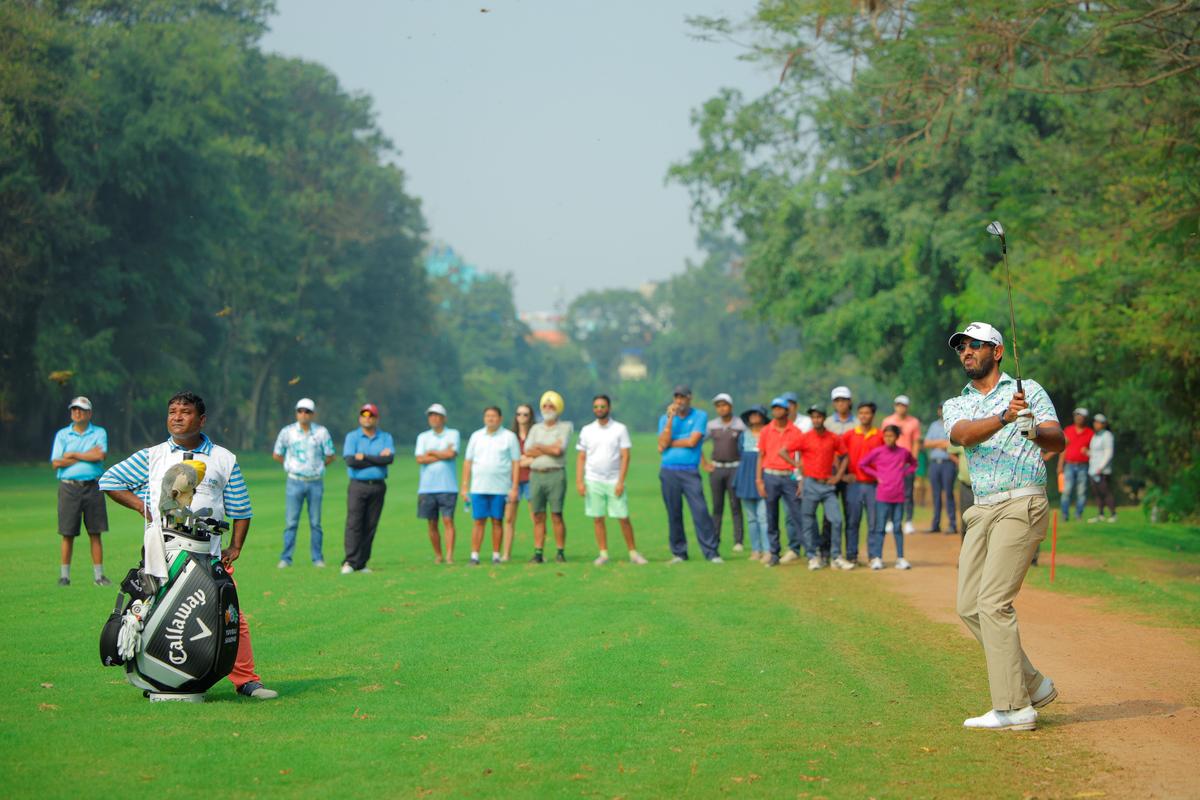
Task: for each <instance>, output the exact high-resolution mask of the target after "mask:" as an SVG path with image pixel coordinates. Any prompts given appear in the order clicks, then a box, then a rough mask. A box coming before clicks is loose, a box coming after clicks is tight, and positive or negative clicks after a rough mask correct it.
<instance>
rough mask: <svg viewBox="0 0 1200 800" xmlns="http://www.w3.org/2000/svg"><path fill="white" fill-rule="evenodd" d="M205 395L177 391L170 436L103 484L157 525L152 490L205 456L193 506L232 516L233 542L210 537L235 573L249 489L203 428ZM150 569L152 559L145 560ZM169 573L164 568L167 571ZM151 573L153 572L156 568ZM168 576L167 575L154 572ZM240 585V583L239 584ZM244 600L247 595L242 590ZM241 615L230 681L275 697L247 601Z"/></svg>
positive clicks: (246, 691)
mask: <svg viewBox="0 0 1200 800" xmlns="http://www.w3.org/2000/svg"><path fill="white" fill-rule="evenodd" d="M207 419H208V418H207V416H206V409H205V405H204V400H203V399H202V398H200V397H198V396H197V395H195V394H192V393H191V392H179V393H178V394H176V395H175V396H174V397H172V398H171V399H170V400H169V401H167V430H168V431H169V432H170V434H171V437H170V438H169V439H167V441H165V442H163V443H162V444H158V445H155V446H154V447H148V448H145V449H144V450H139V451H137V452H136V453H134V454H133V455H131V456H130V457H129V458H127V459H125V460H124V461H122V462H121V463H119V464H114V465H113V466H112V467H110V468H109V470H108V471H107V472H105V473H104V475H103V476H102V477H101V478H100V489H101V490H102V491H103V492H104V493H105V494H107V495H108V496H109V497H111V498H112V499H113V500H115V501H116V502H117V503H119V504H120V505H123V506H125V507H126V508H129V509H132V510H133V511H136V512H137V513H138V514H139V515H140V516H141V517H142V519H143V520H144V521H145V524H146V526H147V527H149V526H151V525H158V524H159V510H158V503H157V502H151V497H152V495H153V489H154V488H155V487H158V486H161V485H162V480H163V476H164V475H166V472H167V470H168V469H170V468H171V467H173V466H174V465H176V464H178V463H179V462H181V461H187V460H196V461H203V462H204V465H205V470H204V480H203V481H201V482H200V485H199V486H198V487H196V495H195V497H194V498H193V500H192V507H193V508H197V509H200V508H211V509H212V512H213V517H215V518H216V519H224V518H225V517H229V518H230V519H232V520H233V532H232V535H231V536H230V541H229V547H226V548H225V549H224V550H222V549H221V540H220V539H219V538H216V537H214V538H213V540H212V547H213V549H212V554H213V555H214V556H220V557H221V561H222V563H223V564H224V565H225V570H226V571H227V572H228V573H229V575H230V577H232V576H233V562H234V561H237V559H238V556H240V555H241V554H242V547H243V546H244V545H245V544H246V534H247V533H249V532H250V517H251V516H252V515H253V512H252V510H251V508H250V493H249V492H248V491H247V490H246V481H245V480H244V479H243V478H242V468H241V467H240V466H238V463H237V456H235V455H234V454H233V453H231V452H229V451H228V450H226V449H225V448H224V447H221V446H220V445H216V444H213V442H212V439H209V438H208V436H207V435H206V434H205V433H204V431H203V428H204V423H205V422H206V421H207ZM146 568H147V570H148V571H149V570H150V564H149V563H147V564H146ZM164 573H165V570H164ZM152 574H153V573H152ZM155 577H157V578H160V579H163V580H165V579H166V577H167V576H166V575H165V574H155ZM235 586H236V584H235ZM239 597H240V598H242V599H245V597H246V595H245V594H241V593H239ZM242 611H243V613H242V614H240V615H239V617H238V649H237V660H236V661H234V664H233V671H232V672H230V673H229V680H230V681H232V683H233V685H234V686H236V687H237V692H238V694H240V695H244V696H246V697H253V698H255V699H257V700H271V699H273V698H275V697H278V696H279V693H278V692H276V691H274V690H272V689H268V688H266V687H265V686H263V685H262V679H261V678H259V676H258V673H256V672H255V671H254V648H253V647H252V646H251V644H250V628H249V626H248V625H247V623H246V614H245V613H244V612H245V606H242Z"/></svg>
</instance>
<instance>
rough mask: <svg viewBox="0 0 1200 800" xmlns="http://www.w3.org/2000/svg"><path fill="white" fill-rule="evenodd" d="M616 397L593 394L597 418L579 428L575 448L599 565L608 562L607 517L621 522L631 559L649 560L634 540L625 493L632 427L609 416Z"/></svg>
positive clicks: (577, 483)
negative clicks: (627, 426)
mask: <svg viewBox="0 0 1200 800" xmlns="http://www.w3.org/2000/svg"><path fill="white" fill-rule="evenodd" d="M611 408H612V401H611V400H609V399H608V395H606V394H598V395H596V396H595V397H594V398H592V413H593V414H595V415H596V421H595V422H591V423H588V424H587V425H584V426H583V429H582V430H581V431H579V441H578V442H577V443H576V444H575V449H576V450H578V451H579V456H578V457H577V458H576V459H575V488H576V489H577V490H578V491H579V495H580V496H581V497H583V498H584V511H585V513H586V514H587V515H588V516H589V517H591V518H592V525H593V527H594V528H595V529H596V546H597V547H599V548H600V557H599V558H597V559H596V560H595V561H593V562H592V563H593V564H595V565H596V566H600V565H602V564H607V563H608V527H607V525H606V523H605V517H613V518H614V519H616V520H618V521H619V522H620V523H621V535H622V536H624V537H625V546H626V547H628V548H629V560H630V561H632V562H633V563H634V564H645V563H646V559H644V558H642V556H641V554H640V553H638V551H637V546H636V545H635V544H634V543H633V524H632V523H631V522H630V521H629V496H628V495H627V494H626V493H625V476H626V475H627V474H628V473H629V449H630V448H631V447H632V446H633V443H632V442H631V441H630V440H629V430H628V429H627V428H626V427H625V426H624V425H622V424H621V423H619V422H617V421H616V420H615V419H613V418H612V417H611V416H609V414H610V411H611Z"/></svg>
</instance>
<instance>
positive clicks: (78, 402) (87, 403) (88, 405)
mask: <svg viewBox="0 0 1200 800" xmlns="http://www.w3.org/2000/svg"><path fill="white" fill-rule="evenodd" d="M72 408H82V409H83V410H84V411H91V410H92V401H91V400H88V399H87V398H86V397H84V396H83V395H79V397H76V398H75V399H74V400H72V401H71V402H70V403H69V404H68V405H67V410H68V411H70V410H71V409H72Z"/></svg>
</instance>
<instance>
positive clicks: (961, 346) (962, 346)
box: [954, 339, 992, 353]
mask: <svg viewBox="0 0 1200 800" xmlns="http://www.w3.org/2000/svg"><path fill="white" fill-rule="evenodd" d="M991 346H992V343H991V342H981V341H979V340H978V339H972V340H971V341H969V342H959V343H958V344H956V345H954V350H955V352H957V353H961V352H963V351H964V350H966V349H967V348H968V347H970V348H971V349H972V350H978V349H980V348H981V347H991Z"/></svg>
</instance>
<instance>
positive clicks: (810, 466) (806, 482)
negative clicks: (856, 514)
mask: <svg viewBox="0 0 1200 800" xmlns="http://www.w3.org/2000/svg"><path fill="white" fill-rule="evenodd" d="M825 417H826V414H825V409H823V408H819V407H817V406H810V407H809V409H808V418H809V419H810V420H812V425H813V427H812V430H811V431H809V432H807V433H802V434H800V443H799V447H798V448H797V452H799V454H800V468H801V471H802V472H803V474H804V477H803V479H802V482H801V492H802V494H801V498H802V499H801V501H800V520H801V522H802V523H803V525H804V544H805V546H806V548H807V550H808V568H809V569H810V570H817V569H820V568H821V567H823V566H825V564H824V563H823V562H822V561H821V557H820V556H819V555H818V554H817V506H821V507H823V508H824V509H825V519H827V520H828V521H829V527H830V539H829V545H830V547H829V556H830V558H831V559H832V560H831V561H830V564H831V565H832V566H834V567H837V568H838V569H854V565H853V564H851V563H850V562H849V561H847V560H846V559H844V558H842V506H841V503H839V502H838V497H837V485H838V484H839V483H841V481H842V476H843V475H845V474H846V459H845V458H844V456H845V453H846V449H845V447H844V446H843V444H842V437H840V436H838V435H837V434H836V433H834V432H833V431H831V430H828V429H827V428H826V427H825Z"/></svg>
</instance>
